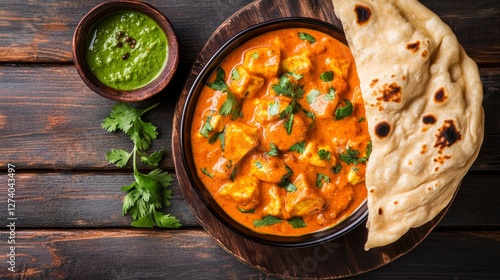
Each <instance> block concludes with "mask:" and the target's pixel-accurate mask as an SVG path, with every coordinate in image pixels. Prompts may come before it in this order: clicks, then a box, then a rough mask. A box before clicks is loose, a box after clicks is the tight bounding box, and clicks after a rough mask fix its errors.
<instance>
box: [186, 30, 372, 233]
mask: <svg viewBox="0 0 500 280" xmlns="http://www.w3.org/2000/svg"><path fill="white" fill-rule="evenodd" d="M364 114H365V111H364V106H363V99H362V97H361V94H360V91H359V81H358V77H357V74H356V69H355V64H354V61H353V58H352V55H351V52H350V50H349V48H348V47H347V46H346V45H344V44H343V43H341V42H339V41H338V40H336V39H335V38H333V37H331V36H329V35H327V34H325V33H322V32H319V31H316V30H310V29H302V28H290V29H281V30H276V31H271V32H268V33H265V34H262V35H259V36H257V37H255V38H253V39H251V40H249V41H247V42H246V43H244V44H243V45H241V46H239V47H238V48H237V49H235V50H234V51H233V52H232V53H231V54H230V55H229V56H228V57H227V58H225V60H224V61H223V62H222V63H221V64H220V66H219V68H218V69H217V70H216V71H215V73H213V74H212V76H211V77H210V79H209V81H208V83H207V85H206V86H204V88H203V90H202V92H201V94H200V96H199V99H198V101H197V105H196V109H195V113H194V118H193V122H192V125H191V146H192V150H193V157H194V162H195V165H196V168H197V170H198V176H199V178H200V179H201V181H202V182H203V184H204V185H205V187H206V188H207V189H208V190H209V192H210V193H211V195H212V196H213V198H214V199H215V201H217V203H218V204H219V205H220V206H221V207H222V208H223V209H224V211H225V212H226V213H227V214H228V215H229V216H231V217H232V218H233V219H234V220H236V221H237V222H238V223H240V224H242V225H244V226H246V227H248V228H250V229H252V230H254V231H256V232H259V233H263V234H273V235H279V236H299V235H304V234H308V233H312V232H315V231H318V230H322V229H326V228H330V227H332V226H334V225H335V224H337V223H339V222H340V221H342V220H343V219H345V218H347V217H348V216H349V215H350V214H351V213H352V212H353V211H354V210H356V208H358V207H359V205H360V204H361V203H362V202H363V201H364V200H365V198H366V189H365V184H364V174H365V167H366V162H367V160H368V157H369V154H370V151H371V142H370V138H369V136H368V132H367V124H366V121H365V117H364Z"/></svg>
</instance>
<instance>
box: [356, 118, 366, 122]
mask: <svg viewBox="0 0 500 280" xmlns="http://www.w3.org/2000/svg"><path fill="white" fill-rule="evenodd" d="M364 121H366V118H365V117H361V118H359V119H358V122H359V123H362V122H364Z"/></svg>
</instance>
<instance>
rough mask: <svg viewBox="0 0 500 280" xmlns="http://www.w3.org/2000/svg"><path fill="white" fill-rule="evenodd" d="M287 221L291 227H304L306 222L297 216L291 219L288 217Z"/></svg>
mask: <svg viewBox="0 0 500 280" xmlns="http://www.w3.org/2000/svg"><path fill="white" fill-rule="evenodd" d="M287 222H288V223H289V224H290V225H291V226H292V227H293V228H304V227H307V225H306V223H305V222H304V220H302V218H299V217H293V218H291V219H288V220H287Z"/></svg>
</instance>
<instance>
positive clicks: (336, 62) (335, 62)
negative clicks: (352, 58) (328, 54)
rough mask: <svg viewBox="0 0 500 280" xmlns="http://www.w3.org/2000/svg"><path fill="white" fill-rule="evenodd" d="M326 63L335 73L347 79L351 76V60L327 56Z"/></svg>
mask: <svg viewBox="0 0 500 280" xmlns="http://www.w3.org/2000/svg"><path fill="white" fill-rule="evenodd" d="M326 65H328V67H330V69H331V70H332V71H333V73H334V75H336V76H337V77H342V79H344V80H346V79H347V77H348V76H349V61H347V60H344V59H334V58H327V59H326Z"/></svg>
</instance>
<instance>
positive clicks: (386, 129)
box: [375, 121, 391, 138]
mask: <svg viewBox="0 0 500 280" xmlns="http://www.w3.org/2000/svg"><path fill="white" fill-rule="evenodd" d="M390 132H391V125H390V124H389V123H388V122H386V121H382V122H379V123H378V124H377V125H376V126H375V134H376V135H377V136H378V137H380V138H384V137H387V135H389V133H390Z"/></svg>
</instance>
